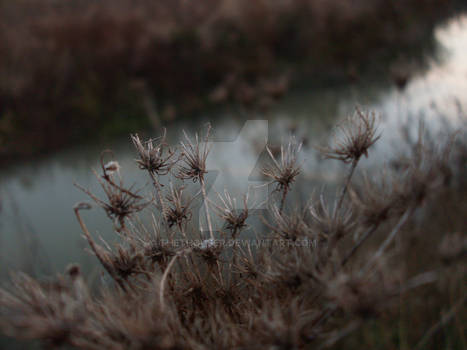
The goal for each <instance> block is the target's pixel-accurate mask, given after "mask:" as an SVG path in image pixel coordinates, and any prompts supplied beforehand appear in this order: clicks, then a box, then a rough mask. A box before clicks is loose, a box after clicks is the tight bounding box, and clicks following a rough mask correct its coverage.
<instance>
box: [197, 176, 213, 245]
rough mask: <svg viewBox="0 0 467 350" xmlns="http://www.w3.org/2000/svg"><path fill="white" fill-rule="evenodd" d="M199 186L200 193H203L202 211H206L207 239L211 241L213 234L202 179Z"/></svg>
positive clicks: (204, 185)
mask: <svg viewBox="0 0 467 350" xmlns="http://www.w3.org/2000/svg"><path fill="white" fill-rule="evenodd" d="M200 184H201V191H202V193H203V201H204V209H205V211H206V220H207V222H208V228H209V237H210V238H211V239H214V233H213V231H212V223H211V216H210V215H209V207H208V200H207V195H206V184H205V182H204V179H203V178H201V179H200Z"/></svg>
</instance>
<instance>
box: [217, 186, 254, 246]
mask: <svg viewBox="0 0 467 350" xmlns="http://www.w3.org/2000/svg"><path fill="white" fill-rule="evenodd" d="M217 196H218V197H219V199H220V201H221V203H222V205H221V206H219V205H216V204H214V209H215V210H216V212H217V215H218V216H219V217H220V218H221V219H222V220H224V221H225V223H226V229H227V230H229V231H230V232H231V233H232V237H233V238H235V237H236V235H237V234H238V233H239V232H240V231H241V230H242V229H243V228H244V227H246V223H245V221H246V219H247V218H248V204H247V203H248V193H247V194H246V195H245V196H244V198H243V209H242V210H237V201H236V199H235V198H232V197H231V196H230V194H229V192H227V190H225V191H224V197H222V196H221V195H220V194H219V193H218V194H217Z"/></svg>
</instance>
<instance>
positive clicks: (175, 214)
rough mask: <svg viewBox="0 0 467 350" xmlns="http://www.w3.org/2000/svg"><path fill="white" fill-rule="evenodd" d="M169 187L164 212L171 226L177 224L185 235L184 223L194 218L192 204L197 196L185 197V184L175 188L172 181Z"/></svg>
mask: <svg viewBox="0 0 467 350" xmlns="http://www.w3.org/2000/svg"><path fill="white" fill-rule="evenodd" d="M169 187H170V193H169V194H168V195H167V196H166V200H167V203H168V205H167V207H166V211H165V212H164V217H165V219H166V220H167V223H168V224H169V227H172V226H174V225H177V226H178V227H179V229H180V231H181V232H182V234H183V235H185V232H184V229H183V224H184V223H185V222H187V221H190V220H191V218H192V212H191V209H190V205H191V202H192V201H193V199H194V198H195V197H192V198H191V199H187V198H185V196H184V195H183V191H184V189H185V187H184V186H180V187H178V188H175V187H174V185H173V183H170V185H169Z"/></svg>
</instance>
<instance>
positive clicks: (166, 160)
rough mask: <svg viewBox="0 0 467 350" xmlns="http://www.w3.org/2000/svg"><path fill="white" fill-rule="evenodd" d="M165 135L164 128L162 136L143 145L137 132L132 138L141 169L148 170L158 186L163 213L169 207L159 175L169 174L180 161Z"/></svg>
mask: <svg viewBox="0 0 467 350" xmlns="http://www.w3.org/2000/svg"><path fill="white" fill-rule="evenodd" d="M165 136H166V130H165V129H164V134H163V135H162V136H161V137H159V138H156V139H150V140H148V141H146V142H145V143H144V145H143V143H142V142H141V140H140V138H139V136H138V135H137V134H135V135H131V140H132V142H133V145H134V146H135V148H136V150H137V152H138V156H139V159H136V163H137V164H138V165H139V167H140V169H145V170H147V171H148V173H149V176H150V177H151V179H152V181H153V184H154V186H155V187H156V190H157V195H158V197H159V203H160V205H161V210H162V213H163V214H164V212H166V211H167V208H166V203H165V201H164V195H163V194H162V185H161V182H160V179H159V177H160V176H162V175H167V174H168V173H169V172H170V170H171V169H172V167H173V166H174V165H175V164H176V163H177V161H178V159H175V151H174V150H172V149H170V147H169V146H168V144H167V142H166V140H165Z"/></svg>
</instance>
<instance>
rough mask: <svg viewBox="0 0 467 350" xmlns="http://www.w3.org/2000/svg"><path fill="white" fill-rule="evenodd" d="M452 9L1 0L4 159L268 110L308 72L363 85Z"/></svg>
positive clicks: (437, 0)
mask: <svg viewBox="0 0 467 350" xmlns="http://www.w3.org/2000/svg"><path fill="white" fill-rule="evenodd" d="M457 3H458V2H457V1H455V0H422V1H420V0H408V1H404V2H394V1H385V0H379V1H366V0H359V1H344V2H342V1H317V0H296V1H284V2H274V3H270V2H267V1H254V2H251V1H246V0H242V1H233V0H223V1H212V0H211V1H205V2H203V3H202V4H199V3H192V2H187V1H182V0H178V1H172V0H170V1H169V0H167V1H165V0H161V1H156V2H155V1H144V0H140V1H129V0H119V1H100V2H98V3H96V2H95V1H87V0H84V1H78V0H73V1H67V2H61V3H60V2H57V1H54V0H42V1H28V0H19V1H14V2H12V1H1V2H0V55H1V57H2V59H1V61H0V147H1V148H0V159H6V158H15V157H18V156H25V155H31V154H36V153H40V152H43V151H47V150H50V149H54V148H59V147H62V146H64V145H67V144H72V143H74V142H77V141H80V140H83V139H84V138H85V137H88V136H90V135H92V136H93V137H96V134H100V135H104V136H105V135H115V134H121V133H122V132H126V131H127V130H129V129H135V128H138V127H139V128H144V127H147V126H149V125H151V124H154V123H157V122H160V121H161V120H165V121H167V120H171V119H172V118H174V117H176V116H177V115H187V114H189V113H190V112H192V111H194V110H197V109H200V108H202V107H203V106H206V105H209V104H218V103H226V102H234V103H238V104H242V105H246V106H250V107H251V106H263V105H268V104H270V103H271V102H272V101H273V100H274V99H277V98H280V96H281V95H283V94H284V93H285V92H286V91H287V89H288V87H289V85H290V83H291V82H292V83H293V82H294V81H295V80H296V78H297V76H302V75H303V74H307V75H311V76H314V75H315V74H322V73H321V72H328V73H326V74H328V76H331V77H334V78H335V77H336V76H337V77H341V78H349V79H357V78H358V75H359V72H360V69H361V68H362V67H366V66H368V64H369V63H370V62H375V61H378V62H391V60H394V59H396V58H397V52H407V50H409V49H412V50H413V49H414V48H420V47H423V46H424V45H425V44H426V42H427V41H429V40H430V38H431V34H432V30H433V28H434V25H435V24H436V23H437V22H439V21H441V20H442V19H444V18H446V16H447V15H449V14H450V13H452V11H453V9H454V8H455V6H456V4H457ZM415 51H416V49H415ZM388 70H389V69H388ZM154 101H157V104H156V103H155V102H154ZM100 135H99V136H100ZM19 140H20V141H19Z"/></svg>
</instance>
